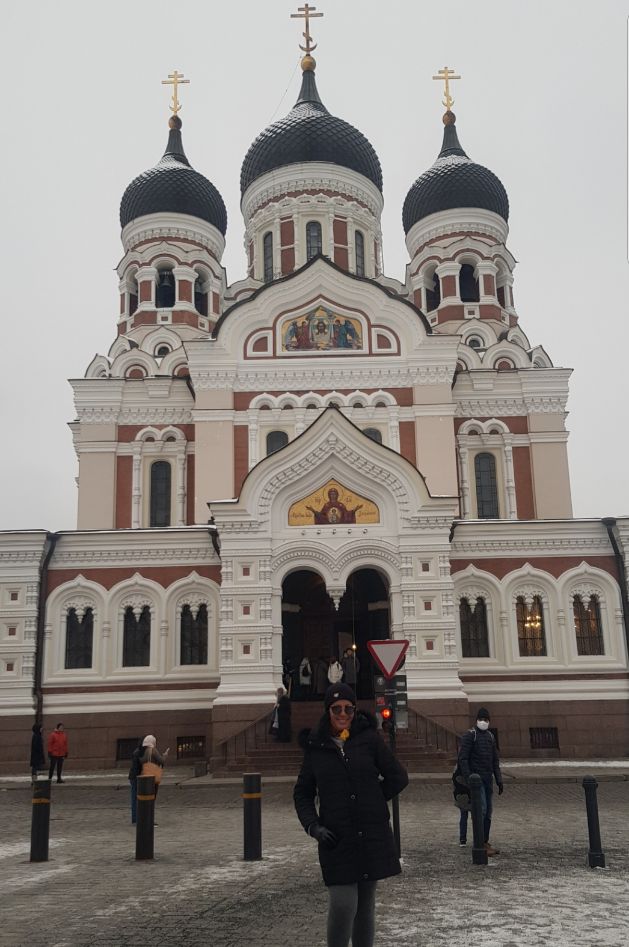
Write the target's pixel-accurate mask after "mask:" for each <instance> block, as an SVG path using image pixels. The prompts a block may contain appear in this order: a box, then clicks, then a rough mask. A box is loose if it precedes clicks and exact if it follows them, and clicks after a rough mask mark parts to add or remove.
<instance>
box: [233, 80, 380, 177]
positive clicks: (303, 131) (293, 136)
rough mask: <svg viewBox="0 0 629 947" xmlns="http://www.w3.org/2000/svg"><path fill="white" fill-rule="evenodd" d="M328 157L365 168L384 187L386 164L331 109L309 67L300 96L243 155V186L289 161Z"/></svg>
mask: <svg viewBox="0 0 629 947" xmlns="http://www.w3.org/2000/svg"><path fill="white" fill-rule="evenodd" d="M307 161H325V162H328V163H330V164H338V165H341V166H342V167H344V168H349V169H350V170H352V171H356V172H358V174H362V175H363V176H364V177H366V178H368V179H369V180H370V181H372V182H373V183H374V184H375V185H376V187H377V188H378V190H379V191H382V169H381V167H380V161H379V160H378V156H377V154H376V152H375V151H374V149H373V147H372V146H371V144H370V143H369V142H368V141H367V139H366V138H365V136H364V135H363V134H362V132H359V131H358V129H356V128H354V127H353V126H352V125H350V124H349V123H348V122H345V121H343V119H341V118H336V117H335V116H334V115H330V113H329V112H328V110H327V109H326V107H325V105H324V104H323V103H322V101H321V99H320V98H319V93H318V92H317V86H316V83H315V77H314V72H313V71H312V70H311V69H308V70H306V71H305V72H304V75H303V81H302V86H301V92H300V95H299V98H298V99H297V102H296V103H295V105H294V107H293V108H292V109H291V111H290V112H289V113H288V115H286V116H285V117H284V118H282V119H280V120H279V121H277V122H273V124H272V125H269V127H268V128H265V130H264V131H263V132H262V133H261V134H260V135H258V137H257V138H256V139H255V141H254V142H253V144H252V145H251V147H250V148H249V151H248V152H247V154H246V156H245V160H244V161H243V165H242V170H241V173H240V191H241V194H244V193H245V191H246V190H247V188H248V187H249V185H250V184H252V183H253V182H254V181H255V180H256V179H257V178H259V177H261V176H262V175H263V174H266V172H267V171H272V170H273V169H274V168H283V167H285V166H286V165H289V164H301V163H302V162H307Z"/></svg>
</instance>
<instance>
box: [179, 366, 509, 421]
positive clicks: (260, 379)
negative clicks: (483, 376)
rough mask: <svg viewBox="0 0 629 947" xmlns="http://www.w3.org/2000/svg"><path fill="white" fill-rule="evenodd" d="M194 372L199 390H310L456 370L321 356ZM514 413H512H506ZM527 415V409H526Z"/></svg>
mask: <svg viewBox="0 0 629 947" xmlns="http://www.w3.org/2000/svg"><path fill="white" fill-rule="evenodd" d="M191 374H192V379H193V383H194V387H195V388H196V389H200V390H202V391H208V390H214V389H224V388H231V389H233V390H234V391H265V390H266V389H270V390H272V391H300V390H303V391H310V390H311V389H317V388H325V389H328V388H381V387H385V388H411V387H414V386H419V385H444V384H450V382H451V381H452V374H453V369H451V368H450V367H449V366H446V365H435V366H420V367H415V368H407V369H405V368H392V367H390V366H383V367H382V368H378V367H377V366H374V367H370V368H367V367H363V368H358V369H352V368H350V367H348V366H347V363H345V365H344V366H343V367H340V366H334V365H331V364H330V361H329V360H326V362H325V364H321V359H317V360H316V365H315V361H314V359H313V361H312V362H311V364H310V365H308V366H305V367H301V366H300V367H296V368H294V369H291V368H289V366H288V365H286V366H285V367H282V368H281V369H278V368H277V365H276V364H274V365H272V366H269V368H267V369H264V368H259V369H256V370H251V371H247V370H246V369H244V368H242V369H240V370H239V369H236V371H235V372H233V371H221V370H220V369H218V370H214V369H212V370H211V371H210V370H207V371H198V369H196V368H195V367H194V366H193V365H191ZM506 413H510V412H506ZM522 413H523V414H526V410H523V411H522Z"/></svg>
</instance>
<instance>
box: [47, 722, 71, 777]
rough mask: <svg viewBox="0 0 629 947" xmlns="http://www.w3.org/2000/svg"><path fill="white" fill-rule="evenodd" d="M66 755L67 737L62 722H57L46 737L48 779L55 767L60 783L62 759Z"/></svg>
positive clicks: (65, 757)
mask: <svg viewBox="0 0 629 947" xmlns="http://www.w3.org/2000/svg"><path fill="white" fill-rule="evenodd" d="M67 756H68V737H67V735H66V732H65V730H64V728H63V724H62V723H58V724H57V726H56V727H55V729H54V730H53V731H52V733H51V734H50V736H49V737H48V759H49V761H50V766H49V767H48V779H52V774H53V773H54V771H55V767H56V769H57V782H58V783H62V782H63V779H62V778H61V772H62V770H63V761H64V760H65V759H67Z"/></svg>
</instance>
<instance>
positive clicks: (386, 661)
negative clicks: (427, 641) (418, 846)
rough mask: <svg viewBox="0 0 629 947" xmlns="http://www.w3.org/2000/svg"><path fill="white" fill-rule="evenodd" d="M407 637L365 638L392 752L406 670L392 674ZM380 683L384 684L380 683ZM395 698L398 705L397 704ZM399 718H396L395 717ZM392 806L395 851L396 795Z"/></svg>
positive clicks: (403, 712)
mask: <svg viewBox="0 0 629 947" xmlns="http://www.w3.org/2000/svg"><path fill="white" fill-rule="evenodd" d="M408 645H409V642H408V641H403V640H400V639H396V638H386V639H384V640H381V641H376V640H374V641H368V642H367V648H368V650H369V653H370V654H371V657H372V658H373V660H374V661H375V663H376V664H377V666H378V668H379V669H380V671H381V672H382V675H383V676H384V680H383V679H382V677H377V678H376V687H375V691H376V704H377V705H378V704H380V706H381V708H382V710H381V713H382V718H383V722H384V720H385V719H386V716H387V712H388V711H389V708H390V714H391V716H390V719H388V720H387V729H388V732H389V742H390V744H391V752H392V753H393V754H395V732H396V729H397V727H398V726H399V727H400V729H407V728H408V709H407V695H406V674H398V675H396V671H397V670H398V669H399V668H400V666H401V665H402V664H403V662H404V657H405V655H406V652H407V651H408ZM383 684H384V687H383V686H382V685H383ZM398 702H399V707H398ZM398 718H399V719H398ZM391 808H392V810H393V835H394V836H395V844H396V846H397V852H398V855H401V853H402V846H401V840H400V799H399V796H394V797H393V799H392V800H391Z"/></svg>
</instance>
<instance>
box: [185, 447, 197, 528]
mask: <svg viewBox="0 0 629 947" xmlns="http://www.w3.org/2000/svg"><path fill="white" fill-rule="evenodd" d="M194 459H195V458H194V454H188V463H187V470H188V472H187V475H186V525H187V526H194V503H195V500H196V494H195V492H194V482H195V477H194Z"/></svg>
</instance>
